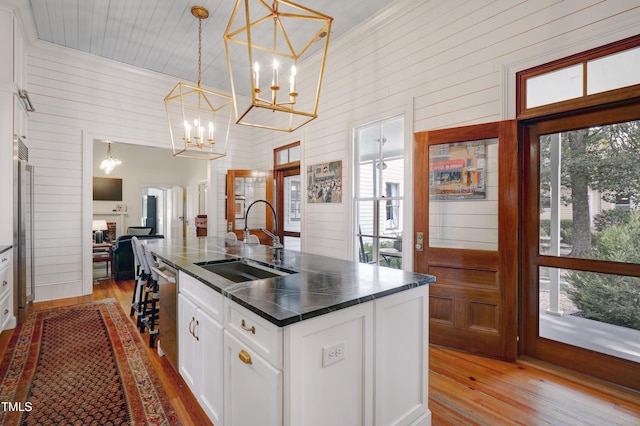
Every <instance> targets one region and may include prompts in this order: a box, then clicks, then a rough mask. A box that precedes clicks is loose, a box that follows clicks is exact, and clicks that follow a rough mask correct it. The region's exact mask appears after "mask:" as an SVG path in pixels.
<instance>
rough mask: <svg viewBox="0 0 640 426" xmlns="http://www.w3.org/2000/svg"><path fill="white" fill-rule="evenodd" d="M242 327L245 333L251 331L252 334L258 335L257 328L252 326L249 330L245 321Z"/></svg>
mask: <svg viewBox="0 0 640 426" xmlns="http://www.w3.org/2000/svg"><path fill="white" fill-rule="evenodd" d="M240 327H242V329H243V330H245V331H250V332H251V334H256V326H255V325H252V326H251V328H249V327H247V325H246V324H245V322H244V320H242V324H240Z"/></svg>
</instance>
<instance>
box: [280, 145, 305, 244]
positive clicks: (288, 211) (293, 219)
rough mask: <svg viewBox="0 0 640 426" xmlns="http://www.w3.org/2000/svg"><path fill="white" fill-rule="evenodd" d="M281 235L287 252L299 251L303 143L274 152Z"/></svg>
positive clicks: (286, 146)
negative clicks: (301, 147)
mask: <svg viewBox="0 0 640 426" xmlns="http://www.w3.org/2000/svg"><path fill="white" fill-rule="evenodd" d="M273 157H274V159H273V164H274V183H275V190H276V212H277V213H278V233H279V234H280V235H278V236H279V237H280V241H282V242H283V244H284V247H285V248H286V249H287V250H295V251H300V235H301V234H300V228H301V216H302V215H301V208H302V199H301V194H302V179H301V176H300V142H294V143H292V144H289V145H285V146H283V147H279V148H276V149H274V150H273Z"/></svg>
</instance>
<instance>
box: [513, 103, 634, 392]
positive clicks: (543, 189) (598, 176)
mask: <svg viewBox="0 0 640 426" xmlns="http://www.w3.org/2000/svg"><path fill="white" fill-rule="evenodd" d="M523 141H524V149H523V152H524V158H523V171H524V181H523V188H524V197H523V224H524V228H523V240H522V249H523V262H522V263H523V270H522V283H523V293H522V294H523V316H522V318H523V327H522V328H523V335H524V339H523V353H524V354H525V355H529V356H532V357H535V358H538V359H541V360H543V361H546V362H550V363H553V364H556V365H560V366H563V367H566V368H571V369H574V370H578V371H582V372H584V373H587V374H590V375H592V376H595V377H599V378H602V379H605V380H608V381H612V382H615V383H618V384H621V385H623V386H627V387H630V388H633V389H640V344H638V342H640V304H639V302H638V301H639V298H640V239H639V238H638V235H640V210H639V208H638V207H640V206H639V204H640V187H639V186H638V184H637V183H638V182H639V181H640V166H639V164H640V103H635V104H632V105H625V106H619V107H611V108H608V109H606V110H604V111H591V112H584V113H580V114H578V113H576V114H574V115H572V116H571V117H570V118H566V117H561V118H548V119H541V120H540V121H538V122H536V123H528V124H527V125H526V126H524V128H523Z"/></svg>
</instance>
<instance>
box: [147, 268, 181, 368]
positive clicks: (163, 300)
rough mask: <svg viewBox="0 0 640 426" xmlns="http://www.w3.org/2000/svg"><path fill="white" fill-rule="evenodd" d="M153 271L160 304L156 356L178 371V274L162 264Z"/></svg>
mask: <svg viewBox="0 0 640 426" xmlns="http://www.w3.org/2000/svg"><path fill="white" fill-rule="evenodd" d="M153 269H154V270H155V272H157V273H158V297H159V303H160V317H159V318H158V328H159V330H160V333H159V335H158V341H157V348H158V354H159V355H160V356H166V357H167V359H168V360H169V362H170V363H171V365H172V366H173V368H174V369H175V370H176V371H178V341H177V336H176V324H177V321H178V317H177V314H178V310H177V306H178V305H177V297H178V288H177V285H176V277H177V276H178V272H177V270H176V269H174V268H173V267H171V266H169V265H167V264H166V263H162V262H160V263H159V265H158V266H156V267H154V268H153Z"/></svg>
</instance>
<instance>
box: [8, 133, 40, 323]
mask: <svg viewBox="0 0 640 426" xmlns="http://www.w3.org/2000/svg"><path fill="white" fill-rule="evenodd" d="M13 158H14V164H13V182H14V186H13V205H14V209H15V212H14V215H13V250H14V252H13V254H14V265H13V266H14V268H13V271H14V272H13V273H14V280H13V282H14V306H13V308H14V311H13V312H14V313H15V315H16V318H17V321H18V323H22V322H24V320H25V319H26V316H27V312H28V309H29V307H30V305H31V304H32V303H33V299H34V297H35V279H34V275H35V274H34V227H33V176H34V168H33V166H32V165H30V164H29V148H27V146H26V145H25V143H24V141H23V140H22V139H21V138H20V137H18V136H16V135H14V136H13Z"/></svg>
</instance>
